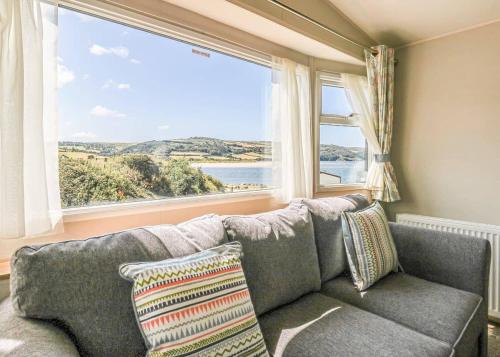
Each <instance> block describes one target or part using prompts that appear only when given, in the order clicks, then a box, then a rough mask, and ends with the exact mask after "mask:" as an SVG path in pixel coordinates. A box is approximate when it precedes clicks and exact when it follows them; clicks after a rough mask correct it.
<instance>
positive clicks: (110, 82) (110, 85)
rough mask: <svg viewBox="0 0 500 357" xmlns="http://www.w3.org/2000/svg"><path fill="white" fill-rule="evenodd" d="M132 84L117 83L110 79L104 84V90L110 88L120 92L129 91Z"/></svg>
mask: <svg viewBox="0 0 500 357" xmlns="http://www.w3.org/2000/svg"><path fill="white" fill-rule="evenodd" d="M130 87H131V86H130V84H128V83H116V82H115V81H113V80H112V79H108V80H107V81H106V82H104V84H103V85H102V87H101V88H102V89H108V88H116V89H119V90H128V89H130Z"/></svg>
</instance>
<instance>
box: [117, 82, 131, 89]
mask: <svg viewBox="0 0 500 357" xmlns="http://www.w3.org/2000/svg"><path fill="white" fill-rule="evenodd" d="M116 88H118V89H130V84H128V83H118V85H117V86H116Z"/></svg>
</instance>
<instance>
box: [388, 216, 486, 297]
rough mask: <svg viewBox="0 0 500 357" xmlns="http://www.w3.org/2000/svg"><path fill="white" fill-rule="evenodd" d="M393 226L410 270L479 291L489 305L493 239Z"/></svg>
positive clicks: (401, 258) (401, 256)
mask: <svg viewBox="0 0 500 357" xmlns="http://www.w3.org/2000/svg"><path fill="white" fill-rule="evenodd" d="M389 225H390V228H391V232H392V235H393V238H394V242H395V244H396V249H397V252H398V257H399V262H400V264H401V266H402V268H403V270H404V271H405V272H406V273H408V274H411V275H414V276H416V277H419V278H422V279H425V280H429V281H433V282H436V283H440V284H444V285H448V286H451V287H454V288H457V289H461V290H465V291H469V292H472V293H475V294H478V295H480V296H482V297H483V299H484V301H485V303H486V304H487V301H488V285H489V271H490V259H491V246H490V242H489V241H487V240H486V239H483V238H476V237H470V236H466V235H461V234H454V233H448V232H440V231H434V230H430V229H423V228H416V227H411V226H406V225H402V224H396V223H390V224H389Z"/></svg>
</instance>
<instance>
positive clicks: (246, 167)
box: [58, 9, 271, 207]
mask: <svg viewBox="0 0 500 357" xmlns="http://www.w3.org/2000/svg"><path fill="white" fill-rule="evenodd" d="M59 34H60V36H59V64H58V73H59V83H58V85H59V106H60V141H59V164H60V167H59V171H60V187H61V199H62V205H63V207H81V206H91V205H99V204H108V203H117V202H127V201H138V200H154V199H162V198H169V197H182V196H190V195H209V194H215V193H228V192H238V191H254V190H262V189H267V188H269V187H270V186H271V165H270V159H271V157H270V143H269V141H268V133H267V130H266V127H267V120H266V119H267V117H268V115H267V104H268V103H267V97H268V95H269V90H270V84H271V70H270V68H269V67H267V66H264V65H262V64H258V63H254V62H251V61H249V60H248V58H243V59H242V58H238V57H235V56H232V55H227V54H224V53H221V52H220V50H218V51H215V50H210V49H207V48H206V47H199V46H197V45H195V44H190V43H187V42H185V41H179V40H176V39H172V38H168V37H165V36H160V35H158V34H154V33H152V32H148V31H143V30H140V29H137V28H134V27H131V26H127V25H123V24H120V23H117V22H113V21H109V20H105V19H101V18H97V17H93V16H90V15H87V14H83V13H80V12H76V11H73V10H70V9H61V11H60V15H59Z"/></svg>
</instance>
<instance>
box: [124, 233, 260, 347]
mask: <svg viewBox="0 0 500 357" xmlns="http://www.w3.org/2000/svg"><path fill="white" fill-rule="evenodd" d="M240 255H241V244H240V243H238V242H234V243H228V244H225V245H222V246H219V247H215V248H212V249H208V250H205V251H203V252H200V253H197V254H193V255H190V256H187V257H183V258H178V259H167V260H163V261H159V262H152V263H131V264H123V265H121V266H120V275H121V276H122V277H124V278H126V279H128V280H131V281H133V283H134V284H133V288H132V304H133V306H134V310H135V313H136V317H137V321H138V323H139V328H140V330H141V332H142V335H143V337H144V340H145V342H146V345H147V347H148V356H185V355H190V356H191V355H194V356H268V353H267V350H266V346H265V343H264V339H263V337H262V333H261V330H260V327H259V324H258V322H257V318H256V316H255V312H254V309H253V305H252V302H251V300H250V294H249V291H248V287H247V284H246V280H245V276H244V274H243V270H242V267H241V261H240Z"/></svg>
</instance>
